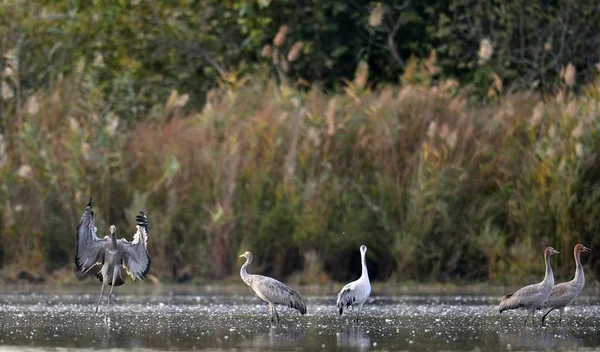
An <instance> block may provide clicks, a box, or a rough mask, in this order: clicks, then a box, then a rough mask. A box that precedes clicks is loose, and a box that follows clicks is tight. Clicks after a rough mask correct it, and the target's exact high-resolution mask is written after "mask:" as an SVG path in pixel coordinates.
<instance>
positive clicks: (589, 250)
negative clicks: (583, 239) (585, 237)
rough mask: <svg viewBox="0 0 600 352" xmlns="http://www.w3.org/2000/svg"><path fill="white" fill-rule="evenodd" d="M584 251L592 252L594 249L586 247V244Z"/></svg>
mask: <svg viewBox="0 0 600 352" xmlns="http://www.w3.org/2000/svg"><path fill="white" fill-rule="evenodd" d="M583 251H584V252H591V251H592V250H591V249H589V248H588V247H585V246H584V247H583Z"/></svg>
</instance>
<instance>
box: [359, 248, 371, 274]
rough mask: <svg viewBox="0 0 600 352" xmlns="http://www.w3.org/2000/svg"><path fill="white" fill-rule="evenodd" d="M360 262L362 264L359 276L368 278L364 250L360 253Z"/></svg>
mask: <svg viewBox="0 0 600 352" xmlns="http://www.w3.org/2000/svg"><path fill="white" fill-rule="evenodd" d="M360 262H361V264H362V273H361V275H360V277H361V278H367V280H368V279H369V272H368V271H367V258H366V257H365V252H361V253H360Z"/></svg>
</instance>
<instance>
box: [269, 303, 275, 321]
mask: <svg viewBox="0 0 600 352" xmlns="http://www.w3.org/2000/svg"><path fill="white" fill-rule="evenodd" d="M273 308H274V307H273V305H272V304H271V303H269V311H270V313H271V323H272V322H273V321H274V320H275V316H274V315H273Z"/></svg>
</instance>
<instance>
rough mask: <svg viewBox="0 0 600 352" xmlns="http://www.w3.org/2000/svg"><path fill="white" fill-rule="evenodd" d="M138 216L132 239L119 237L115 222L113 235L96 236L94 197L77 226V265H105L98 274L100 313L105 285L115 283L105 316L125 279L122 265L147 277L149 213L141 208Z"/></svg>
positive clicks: (84, 267)
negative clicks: (113, 294)
mask: <svg viewBox="0 0 600 352" xmlns="http://www.w3.org/2000/svg"><path fill="white" fill-rule="evenodd" d="M135 219H136V221H137V226H136V227H137V232H136V233H135V235H134V236H133V241H132V242H129V241H127V240H125V239H123V238H120V239H117V235H116V232H117V228H116V226H115V225H110V228H109V230H110V234H111V237H108V236H105V237H104V238H102V239H100V238H98V237H96V231H97V229H96V227H95V226H94V212H93V211H92V200H91V198H90V202H89V203H88V205H87V206H86V208H85V211H84V212H83V215H82V216H81V220H80V221H79V225H78V226H77V248H76V249H77V252H76V254H75V267H76V268H77V270H80V271H81V272H87V271H89V270H90V269H91V268H92V267H94V266H95V265H96V264H101V265H102V269H101V270H100V271H99V272H98V273H97V274H96V277H97V278H98V279H99V280H100V282H102V289H101V290H100V298H99V299H98V303H97V304H96V313H98V306H99V305H100V301H102V294H103V293H104V285H110V286H111V288H110V293H109V295H108V302H107V303H106V314H105V316H104V319H107V318H108V308H109V305H110V298H111V297H112V292H113V288H114V287H115V286H120V285H123V284H124V283H125V282H124V281H123V277H122V276H121V267H120V266H123V267H124V268H125V269H126V270H127V273H128V274H129V275H130V276H131V278H132V279H133V280H135V279H136V278H138V279H140V280H143V279H144V278H145V276H146V274H147V273H148V270H149V269H150V255H149V254H148V248H147V244H148V217H147V216H146V214H145V213H144V212H142V211H140V214H139V215H137V216H136V218H135Z"/></svg>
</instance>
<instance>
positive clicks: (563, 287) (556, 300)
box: [542, 243, 592, 325]
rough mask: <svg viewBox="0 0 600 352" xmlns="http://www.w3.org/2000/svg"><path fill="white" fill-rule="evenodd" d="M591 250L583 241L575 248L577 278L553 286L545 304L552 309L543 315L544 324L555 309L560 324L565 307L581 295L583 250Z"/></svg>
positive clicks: (583, 278)
mask: <svg viewBox="0 0 600 352" xmlns="http://www.w3.org/2000/svg"><path fill="white" fill-rule="evenodd" d="M591 251H592V250H591V249H589V248H587V247H586V246H584V245H582V244H581V243H580V244H577V245H576V246H575V248H574V249H573V255H574V256H575V278H574V279H573V280H571V281H568V282H563V283H560V284H558V285H556V286H554V287H553V288H552V291H550V298H548V301H547V302H546V306H545V308H550V310H549V311H548V312H547V313H546V314H544V316H543V317H542V325H544V320H546V316H547V315H548V314H550V312H552V311H553V310H555V309H558V310H559V312H560V317H559V318H558V323H559V324H560V323H561V322H562V315H563V313H564V311H565V307H566V306H568V305H569V304H571V303H573V301H574V300H575V299H577V297H579V294H580V293H581V291H582V290H583V286H584V285H585V277H584V276H583V266H581V252H591Z"/></svg>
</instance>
